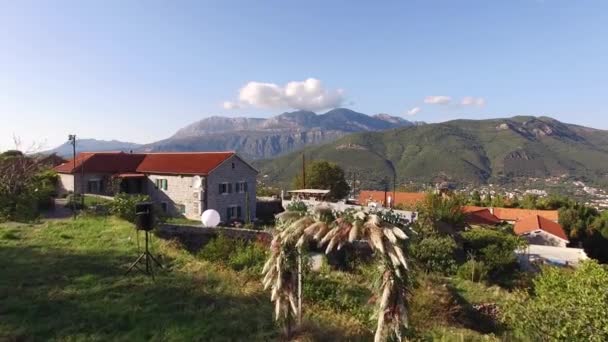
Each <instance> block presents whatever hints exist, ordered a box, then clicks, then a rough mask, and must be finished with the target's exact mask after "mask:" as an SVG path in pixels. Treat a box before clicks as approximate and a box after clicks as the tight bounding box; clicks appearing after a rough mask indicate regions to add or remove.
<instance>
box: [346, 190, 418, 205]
mask: <svg viewBox="0 0 608 342" xmlns="http://www.w3.org/2000/svg"><path fill="white" fill-rule="evenodd" d="M425 197H426V193H424V192H392V191H387V192H384V191H372V190H362V191H361V192H360V193H359V199H358V202H359V204H360V205H364V206H368V205H370V204H376V205H380V206H383V207H387V206H388V202H389V200H390V202H391V203H390V204H391V206H403V207H405V208H409V209H411V208H414V207H415V206H416V205H417V204H418V203H421V202H422V201H424V199H425Z"/></svg>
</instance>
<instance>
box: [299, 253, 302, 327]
mask: <svg viewBox="0 0 608 342" xmlns="http://www.w3.org/2000/svg"><path fill="white" fill-rule="evenodd" d="M298 325H300V326H301V325H302V250H300V249H298Z"/></svg>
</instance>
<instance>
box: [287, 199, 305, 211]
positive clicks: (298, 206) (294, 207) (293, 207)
mask: <svg viewBox="0 0 608 342" xmlns="http://www.w3.org/2000/svg"><path fill="white" fill-rule="evenodd" d="M287 210H288V211H297V212H300V213H305V212H307V211H308V207H307V206H306V203H304V202H302V201H294V202H291V203H289V204H288V205H287Z"/></svg>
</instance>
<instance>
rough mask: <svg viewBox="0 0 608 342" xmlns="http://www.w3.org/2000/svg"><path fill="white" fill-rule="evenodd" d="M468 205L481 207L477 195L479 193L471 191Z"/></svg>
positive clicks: (479, 196) (479, 195)
mask: <svg viewBox="0 0 608 342" xmlns="http://www.w3.org/2000/svg"><path fill="white" fill-rule="evenodd" d="M469 204H471V205H474V206H480V205H481V194H480V193H479V191H477V190H475V191H473V194H471V199H470V200H469Z"/></svg>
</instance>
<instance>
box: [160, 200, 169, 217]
mask: <svg viewBox="0 0 608 342" xmlns="http://www.w3.org/2000/svg"><path fill="white" fill-rule="evenodd" d="M160 210H162V212H163V213H165V214H167V213H168V211H169V206H168V205H167V202H160Z"/></svg>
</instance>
